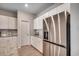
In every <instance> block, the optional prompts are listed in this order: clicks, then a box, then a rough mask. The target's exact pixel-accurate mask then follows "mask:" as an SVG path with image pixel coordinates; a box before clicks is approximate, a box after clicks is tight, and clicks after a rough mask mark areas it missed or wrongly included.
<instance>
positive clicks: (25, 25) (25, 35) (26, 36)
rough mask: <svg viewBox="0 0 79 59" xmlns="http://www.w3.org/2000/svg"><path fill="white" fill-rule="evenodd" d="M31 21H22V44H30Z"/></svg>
mask: <svg viewBox="0 0 79 59" xmlns="http://www.w3.org/2000/svg"><path fill="white" fill-rule="evenodd" d="M30 39H31V38H30V23H29V22H28V21H22V22H21V46H24V45H30Z"/></svg>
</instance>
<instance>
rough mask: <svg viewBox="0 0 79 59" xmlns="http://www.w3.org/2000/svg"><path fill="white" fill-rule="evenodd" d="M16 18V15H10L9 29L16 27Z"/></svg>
mask: <svg viewBox="0 0 79 59" xmlns="http://www.w3.org/2000/svg"><path fill="white" fill-rule="evenodd" d="M16 25H17V23H16V18H14V17H8V28H9V29H16Z"/></svg>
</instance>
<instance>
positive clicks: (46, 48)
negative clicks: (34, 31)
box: [43, 41, 50, 56]
mask: <svg viewBox="0 0 79 59" xmlns="http://www.w3.org/2000/svg"><path fill="white" fill-rule="evenodd" d="M49 52H50V50H49V43H48V42H45V41H44V42H43V55H44V56H49V55H50V53H49Z"/></svg>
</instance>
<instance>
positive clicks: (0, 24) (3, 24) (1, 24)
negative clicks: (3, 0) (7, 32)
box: [0, 15, 8, 29]
mask: <svg viewBox="0 0 79 59" xmlns="http://www.w3.org/2000/svg"><path fill="white" fill-rule="evenodd" d="M0 29H8V17H7V16H2V15H0Z"/></svg>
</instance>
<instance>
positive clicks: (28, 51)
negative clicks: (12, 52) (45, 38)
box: [18, 46, 42, 56]
mask: <svg viewBox="0 0 79 59" xmlns="http://www.w3.org/2000/svg"><path fill="white" fill-rule="evenodd" d="M18 54H19V56H42V54H41V53H40V52H39V51H37V50H36V49H35V48H33V47H32V46H22V47H21V48H19V49H18Z"/></svg>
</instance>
